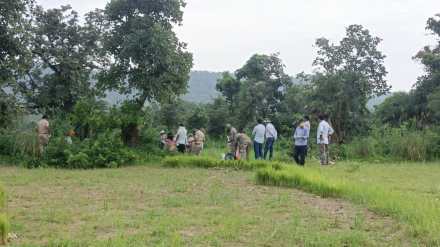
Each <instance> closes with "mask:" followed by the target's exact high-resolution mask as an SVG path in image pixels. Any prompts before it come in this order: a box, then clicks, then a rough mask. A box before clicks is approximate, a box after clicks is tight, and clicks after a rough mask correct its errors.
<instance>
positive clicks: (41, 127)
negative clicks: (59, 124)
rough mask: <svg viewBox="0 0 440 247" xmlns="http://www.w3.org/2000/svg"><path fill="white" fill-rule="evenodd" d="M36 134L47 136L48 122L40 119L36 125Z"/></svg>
mask: <svg viewBox="0 0 440 247" xmlns="http://www.w3.org/2000/svg"><path fill="white" fill-rule="evenodd" d="M37 128H38V134H39V135H48V134H49V121H47V120H46V119H41V120H40V121H39V122H38V124H37Z"/></svg>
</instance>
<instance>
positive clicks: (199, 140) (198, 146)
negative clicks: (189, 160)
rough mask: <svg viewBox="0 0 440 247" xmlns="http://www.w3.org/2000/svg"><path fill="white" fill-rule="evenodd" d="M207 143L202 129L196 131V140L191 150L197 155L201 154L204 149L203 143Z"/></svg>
mask: <svg viewBox="0 0 440 247" xmlns="http://www.w3.org/2000/svg"><path fill="white" fill-rule="evenodd" d="M204 143H205V134H204V133H203V131H201V130H200V129H196V130H195V131H194V142H193V145H192V150H191V152H192V153H193V154H195V155H200V153H201V152H202V151H203V145H204Z"/></svg>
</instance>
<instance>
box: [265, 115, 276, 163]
mask: <svg viewBox="0 0 440 247" xmlns="http://www.w3.org/2000/svg"><path fill="white" fill-rule="evenodd" d="M265 137H266V145H265V146H264V159H266V158H267V153H269V160H271V159H272V157H273V145H274V143H275V141H276V140H277V138H278V132H277V129H276V128H275V126H273V124H272V122H271V121H270V120H266V133H265Z"/></svg>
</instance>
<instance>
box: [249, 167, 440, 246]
mask: <svg viewBox="0 0 440 247" xmlns="http://www.w3.org/2000/svg"><path fill="white" fill-rule="evenodd" d="M256 180H257V183H259V184H262V185H271V186H286V187H292V188H298V189H301V190H304V191H307V192H310V193H313V194H316V195H319V196H322V197H335V198H343V199H347V200H349V201H352V202H354V203H357V204H360V205H364V206H366V207H367V208H369V209H371V210H373V211H374V212H377V213H380V214H383V215H387V216H392V217H393V218H395V219H398V220H401V221H403V222H406V223H407V224H408V227H409V229H410V232H411V234H413V235H414V236H415V237H417V238H418V239H420V240H421V241H422V243H423V244H425V245H427V246H440V236H439V235H438V233H439V232H440V202H438V201H434V200H432V199H429V198H425V197H423V196H419V195H412V194H404V193H401V192H397V191H393V190H390V189H388V188H383V187H380V186H367V185H365V184H361V183H356V182H355V181H346V180H345V179H342V178H337V179H336V178H329V177H326V176H324V175H323V174H321V173H320V172H319V171H318V170H314V169H301V168H297V167H286V166H284V167H283V169H274V168H273V167H266V168H264V169H260V170H258V171H257V173H256Z"/></svg>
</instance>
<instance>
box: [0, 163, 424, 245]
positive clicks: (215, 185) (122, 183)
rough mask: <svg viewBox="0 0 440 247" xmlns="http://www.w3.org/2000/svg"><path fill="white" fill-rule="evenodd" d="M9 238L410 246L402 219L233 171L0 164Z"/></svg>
mask: <svg viewBox="0 0 440 247" xmlns="http://www.w3.org/2000/svg"><path fill="white" fill-rule="evenodd" d="M0 181H2V182H3V183H4V185H5V187H6V188H7V192H8V195H9V196H8V206H9V208H8V210H9V215H10V219H11V230H12V232H14V233H16V234H17V235H18V239H17V240H15V241H14V242H12V244H11V246H412V245H414V244H415V243H416V241H415V240H414V239H412V238H411V237H408V236H407V235H408V234H407V231H406V228H405V226H403V225H401V224H399V223H396V222H395V221H393V220H391V219H390V218H388V217H379V216H378V215H375V214H373V213H371V212H369V211H368V210H365V209H362V208H360V207H357V206H353V205H350V204H348V203H346V202H343V201H340V200H338V199H331V198H328V199H322V198H320V197H316V196H312V195H308V194H305V193H303V192H300V191H296V190H291V189H288V188H280V187H262V186H256V185H255V182H254V181H253V173H251V172H246V171H232V170H228V169H225V170H206V169H188V168H181V169H166V168H160V167H154V166H153V167H147V166H142V167H141V166H139V167H129V168H123V169H108V170H91V171H68V170H53V169H37V170H26V169H20V168H9V167H0Z"/></svg>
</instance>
